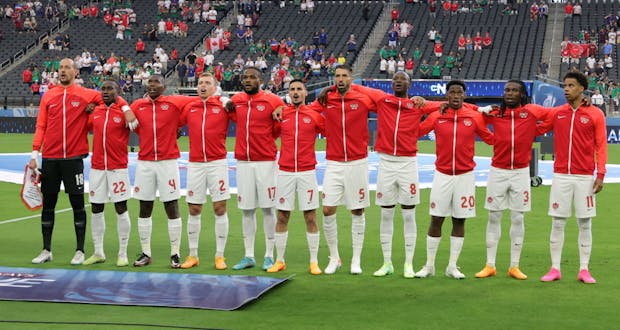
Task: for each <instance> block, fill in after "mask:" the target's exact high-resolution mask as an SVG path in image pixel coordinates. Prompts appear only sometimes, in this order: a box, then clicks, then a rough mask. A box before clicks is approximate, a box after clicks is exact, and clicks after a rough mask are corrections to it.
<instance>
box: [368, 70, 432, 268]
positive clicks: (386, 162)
mask: <svg viewBox="0 0 620 330" xmlns="http://www.w3.org/2000/svg"><path fill="white" fill-rule="evenodd" d="M410 86H411V79H410V77H409V76H408V75H407V74H406V73H404V72H402V71H401V72H396V73H395V74H394V76H393V78H392V90H393V91H394V95H390V94H387V93H385V92H383V91H379V90H376V89H372V88H364V91H365V93H366V94H368V95H369V96H370V97H371V98H372V99H373V100H374V101H375V104H376V105H377V124H378V127H377V142H376V144H375V150H376V151H377V153H378V154H379V172H378V175H377V193H376V199H375V203H376V205H379V206H381V223H380V226H379V236H380V240H381V250H382V252H383V265H382V266H381V268H379V270H377V271H376V272H375V273H374V276H386V275H389V274H392V273H394V266H393V265H392V236H393V232H394V213H395V212H394V211H395V206H396V203H399V204H400V205H401V213H402V217H403V227H404V228H403V231H404V238H405V263H404V271H403V275H404V277H405V278H413V277H414V274H415V273H414V271H413V255H414V250H415V244H416V238H417V229H416V221H415V206H416V205H417V204H419V203H420V195H419V189H420V187H419V179H418V162H417V157H416V154H417V150H418V130H419V128H420V120H421V119H422V116H423V115H425V114H428V113H431V112H433V111H436V110H438V109H439V105H440V104H442V103H443V102H429V104H426V105H425V106H424V108H419V107H418V104H419V103H420V102H419V100H410V99H409V98H408V91H409V87H410ZM430 103H432V105H431V104H430Z"/></svg>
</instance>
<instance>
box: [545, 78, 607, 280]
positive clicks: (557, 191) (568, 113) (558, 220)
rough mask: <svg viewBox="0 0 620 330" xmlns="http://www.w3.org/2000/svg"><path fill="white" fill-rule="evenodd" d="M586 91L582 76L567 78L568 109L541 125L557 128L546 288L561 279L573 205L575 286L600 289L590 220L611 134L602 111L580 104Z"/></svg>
mask: <svg viewBox="0 0 620 330" xmlns="http://www.w3.org/2000/svg"><path fill="white" fill-rule="evenodd" d="M587 88H588V80H587V78H586V76H585V75H584V74H582V73H580V72H574V71H571V72H568V73H567V74H566V75H565V76H564V95H565V96H566V100H567V102H568V103H567V104H565V105H563V106H561V107H558V108H557V109H555V110H554V112H553V113H552V114H551V115H550V117H549V118H548V119H547V120H545V121H544V122H543V124H542V131H543V132H544V131H546V130H549V129H551V128H553V130H554V134H553V142H554V145H555V149H554V151H555V161H554V164H553V181H552V183H551V193H550V196H549V215H550V216H551V219H552V225H551V235H550V239H549V240H550V242H549V245H550V250H551V269H550V270H549V272H548V273H547V274H545V276H543V277H542V278H541V281H543V282H551V281H556V280H560V279H561V278H562V274H561V273H560V263H561V261H562V247H563V245H564V227H565V226H566V219H567V218H568V217H570V216H571V204H574V207H575V217H576V218H577V225H578V227H579V237H578V239H577V240H578V243H579V275H578V276H577V280H579V281H582V282H584V283H588V284H591V283H596V280H595V279H594V278H593V277H592V275H590V271H589V270H588V264H589V262H590V253H591V251H592V217H594V216H596V198H595V195H596V194H597V193H598V192H600V191H601V190H602V189H603V179H604V177H605V173H606V169H605V164H606V162H607V128H606V126H605V117H604V115H603V112H602V111H600V109H598V108H597V107H595V106H592V105H590V106H584V105H583V104H582V99H583V96H582V93H583V91H584V90H586V89H587ZM595 170H596V176H595V175H594V171H595Z"/></svg>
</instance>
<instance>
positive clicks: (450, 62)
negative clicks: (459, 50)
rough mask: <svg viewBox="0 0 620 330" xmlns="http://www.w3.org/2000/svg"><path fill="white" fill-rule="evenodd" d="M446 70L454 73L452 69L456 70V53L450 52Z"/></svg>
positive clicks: (447, 57)
mask: <svg viewBox="0 0 620 330" xmlns="http://www.w3.org/2000/svg"><path fill="white" fill-rule="evenodd" d="M445 61H446V69H448V72H452V69H453V68H454V63H455V62H456V58H455V57H454V52H450V53H449V54H448V56H446V59H445Z"/></svg>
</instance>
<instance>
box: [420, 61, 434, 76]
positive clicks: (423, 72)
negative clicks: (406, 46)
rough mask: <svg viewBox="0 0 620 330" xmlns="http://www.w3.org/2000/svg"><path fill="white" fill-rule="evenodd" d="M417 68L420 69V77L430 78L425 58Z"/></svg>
mask: <svg viewBox="0 0 620 330" xmlns="http://www.w3.org/2000/svg"><path fill="white" fill-rule="evenodd" d="M418 70H419V71H420V77H421V78H422V79H428V78H430V73H431V68H430V66H429V65H428V63H427V62H426V60H422V63H421V64H420V67H419V68H418Z"/></svg>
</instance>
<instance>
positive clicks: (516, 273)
mask: <svg viewBox="0 0 620 330" xmlns="http://www.w3.org/2000/svg"><path fill="white" fill-rule="evenodd" d="M508 275H509V276H510V277H512V278H516V279H517V280H527V275H525V274H523V272H522V271H521V270H520V269H519V267H518V266H514V267H510V268H508Z"/></svg>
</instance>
